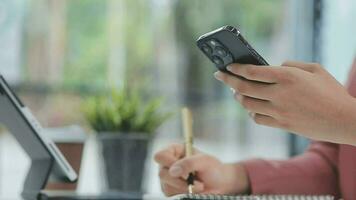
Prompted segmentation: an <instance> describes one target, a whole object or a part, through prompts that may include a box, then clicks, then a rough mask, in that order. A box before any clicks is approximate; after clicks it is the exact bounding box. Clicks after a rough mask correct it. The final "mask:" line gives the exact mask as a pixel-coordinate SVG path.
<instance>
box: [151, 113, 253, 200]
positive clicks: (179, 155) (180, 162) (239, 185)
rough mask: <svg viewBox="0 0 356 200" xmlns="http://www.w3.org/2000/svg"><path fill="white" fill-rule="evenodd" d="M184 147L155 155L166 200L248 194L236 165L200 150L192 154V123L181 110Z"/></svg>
mask: <svg viewBox="0 0 356 200" xmlns="http://www.w3.org/2000/svg"><path fill="white" fill-rule="evenodd" d="M182 125H183V132H184V136H185V137H184V138H185V144H182V143H180V144H171V145H170V146H168V147H166V148H164V149H162V150H160V151H159V152H157V153H156V154H155V160H156V162H157V163H158V164H159V166H160V170H159V178H160V183H161V187H162V191H163V192H164V194H165V195H167V196H172V195H176V194H182V193H187V192H188V193H190V192H194V193H195V194H202V193H203V194H241V193H245V192H247V191H248V190H249V182H248V178H247V173H246V170H244V168H243V167H242V165H241V164H239V163H233V164H225V163H222V162H220V161H219V160H218V159H217V158H215V157H213V156H211V155H208V154H205V153H203V152H201V151H199V150H196V149H195V150H194V151H193V131H192V127H193V126H192V125H193V119H192V114H191V112H190V111H189V109H183V110H182Z"/></svg>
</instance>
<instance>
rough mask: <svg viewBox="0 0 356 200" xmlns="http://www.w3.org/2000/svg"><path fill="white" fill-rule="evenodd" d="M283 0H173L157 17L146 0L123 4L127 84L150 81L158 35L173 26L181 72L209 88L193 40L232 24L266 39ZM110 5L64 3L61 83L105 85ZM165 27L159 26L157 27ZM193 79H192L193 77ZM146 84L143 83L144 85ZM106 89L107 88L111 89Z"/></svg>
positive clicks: (193, 84) (98, 0) (89, 0)
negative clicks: (65, 32) (183, 62)
mask: <svg viewBox="0 0 356 200" xmlns="http://www.w3.org/2000/svg"><path fill="white" fill-rule="evenodd" d="M282 2H283V1H282V0H270V1H260V0H248V1H246V0H220V1H216V0H205V1H191V0H180V1H171V2H170V4H171V5H170V6H171V7H172V13H169V14H168V15H165V16H164V18H159V17H157V16H158V15H157V13H155V12H156V9H155V6H156V5H155V3H153V2H152V1H146V0H134V1H133V0H123V1H122V6H124V14H123V17H124V25H123V28H122V30H120V34H122V35H123V38H124V39H123V41H122V47H123V48H124V49H125V65H126V66H125V67H126V72H125V75H124V77H126V80H125V82H128V84H127V85H135V84H139V83H137V81H133V80H135V77H137V74H145V76H141V82H143V84H141V85H145V84H146V83H147V81H148V82H150V81H152V80H153V79H154V74H155V72H154V68H155V57H156V56H157V55H156V54H157V52H156V50H157V48H159V46H160V41H159V39H160V38H159V35H164V34H168V33H165V32H158V31H165V30H168V29H169V28H164V27H167V26H168V27H171V28H172V24H173V28H174V30H175V31H176V32H175V33H174V34H175V36H176V39H177V42H178V47H179V48H180V49H182V50H183V51H184V52H185V53H184V56H186V57H184V58H181V59H185V60H187V62H186V63H187V66H182V71H183V72H187V73H186V74H190V76H191V77H187V78H186V81H187V84H186V85H187V86H189V87H190V88H193V89H194V88H204V87H206V88H211V83H209V81H208V80H207V79H208V77H210V75H211V72H212V71H213V70H214V69H213V68H212V67H211V68H208V69H207V67H206V65H210V63H209V62H208V61H207V59H205V58H204V57H203V56H202V55H201V53H200V52H199V51H198V50H197V48H196V47H195V39H196V38H197V37H198V36H199V35H201V34H203V33H205V32H208V31H210V30H213V29H215V28H218V27H220V26H223V25H225V24H230V25H234V26H237V27H239V28H240V29H242V32H243V33H244V35H247V36H248V37H247V38H251V40H252V41H263V40H266V38H269V37H270V36H271V35H272V33H273V31H274V29H275V28H276V26H277V25H278V23H279V22H280V20H279V19H278V17H279V16H280V12H282V11H283V5H284V4H283V3H282ZM111 3H112V1H108V0H106V1H103V0H85V1H68V3H67V4H68V11H67V13H68V14H67V18H68V19H67V22H68V24H67V28H68V36H67V38H68V42H67V45H68V52H67V58H66V62H65V75H64V85H66V86H75V87H77V86H82V87H83V86H86V85H90V87H99V88H103V87H107V86H108V80H107V73H108V71H107V70H108V57H109V56H108V54H109V51H110V49H109V43H110V38H109V35H108V27H107V26H108V24H109V23H110V22H111V21H115V20H119V19H116V18H110V17H108V7H110V6H111ZM160 27H163V28H160ZM192 77H194V78H192ZM146 86H147V84H146ZM109 87H110V86H109Z"/></svg>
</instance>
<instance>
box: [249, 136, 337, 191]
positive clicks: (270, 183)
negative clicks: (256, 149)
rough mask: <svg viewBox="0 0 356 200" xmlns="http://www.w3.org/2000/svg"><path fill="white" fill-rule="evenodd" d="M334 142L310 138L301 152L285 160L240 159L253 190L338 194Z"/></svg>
mask: <svg viewBox="0 0 356 200" xmlns="http://www.w3.org/2000/svg"><path fill="white" fill-rule="evenodd" d="M337 156H338V145H337V144H331V143H324V142H314V143H313V144H312V145H311V146H310V148H309V149H308V150H307V151H306V152H305V153H304V154H302V155H300V156H297V157H294V158H291V159H289V160H285V161H270V160H261V159H255V160H248V161H245V162H243V165H244V166H245V168H246V170H247V172H248V176H249V179H250V183H251V192H252V193H253V194H330V195H334V196H336V197H338V196H339V190H338V174H337V160H338V158H337Z"/></svg>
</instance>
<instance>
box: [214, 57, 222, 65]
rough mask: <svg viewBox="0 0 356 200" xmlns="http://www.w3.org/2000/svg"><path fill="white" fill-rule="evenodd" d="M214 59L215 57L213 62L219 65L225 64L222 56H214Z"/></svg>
mask: <svg viewBox="0 0 356 200" xmlns="http://www.w3.org/2000/svg"><path fill="white" fill-rule="evenodd" d="M212 59H213V62H214V63H215V64H217V65H222V64H224V61H223V60H222V59H221V58H219V57H218V56H213V57H212Z"/></svg>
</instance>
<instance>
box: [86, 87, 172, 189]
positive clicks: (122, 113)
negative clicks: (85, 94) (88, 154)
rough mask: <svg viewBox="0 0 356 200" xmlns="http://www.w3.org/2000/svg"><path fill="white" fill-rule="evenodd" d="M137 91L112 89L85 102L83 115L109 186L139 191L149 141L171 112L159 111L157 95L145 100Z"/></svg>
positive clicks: (159, 101) (109, 187) (110, 187)
mask: <svg viewBox="0 0 356 200" xmlns="http://www.w3.org/2000/svg"><path fill="white" fill-rule="evenodd" d="M139 94H140V93H139V92H137V91H131V92H129V91H128V90H127V89H122V90H119V91H115V90H113V91H112V92H111V95H108V96H97V97H92V98H89V99H88V100H87V101H86V102H85V105H84V113H85V117H86V119H87V120H88V122H89V124H90V125H91V127H92V128H93V129H94V130H95V131H96V133H97V138H98V141H99V144H100V147H101V148H100V149H101V155H102V158H103V172H104V176H105V177H106V184H107V187H108V189H109V190H120V191H136V192H137V191H141V186H142V179H143V172H144V167H145V160H146V157H147V152H148V148H149V144H150V141H151V140H152V139H153V136H154V133H155V131H156V129H157V128H158V127H159V126H160V125H161V124H162V123H163V122H164V121H165V120H167V119H168V118H169V116H170V115H171V114H170V113H162V112H160V111H159V108H160V105H161V99H160V98H154V99H149V100H146V99H144V98H143V97H142V96H140V95H139Z"/></svg>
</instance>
